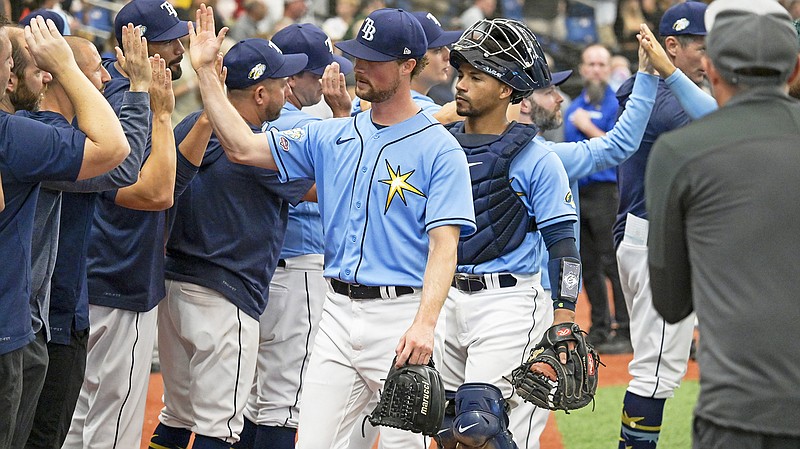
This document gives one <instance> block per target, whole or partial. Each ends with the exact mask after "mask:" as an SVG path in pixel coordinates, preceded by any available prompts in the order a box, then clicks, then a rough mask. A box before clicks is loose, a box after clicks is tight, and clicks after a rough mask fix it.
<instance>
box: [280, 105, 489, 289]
mask: <svg viewBox="0 0 800 449" xmlns="http://www.w3.org/2000/svg"><path fill="white" fill-rule="evenodd" d="M267 137H268V140H269V146H270V150H271V151H272V155H273V157H274V159H275V161H276V164H277V166H278V171H279V173H280V176H281V179H282V180H288V179H293V178H313V179H316V181H317V196H318V198H319V207H320V212H321V215H322V223H323V228H324V231H325V277H329V278H337V279H341V280H342V281H345V282H351V283H360V284H364V285H404V286H410V287H417V288H419V287H422V277H423V274H424V271H425V266H426V263H427V254H428V235H427V233H428V231H430V230H431V229H433V228H435V227H438V226H445V225H455V226H459V227H460V228H461V235H469V234H471V233H473V232H475V216H474V211H473V206H472V191H471V188H470V178H469V169H468V168H467V158H466V155H465V154H464V151H463V150H462V149H461V147H460V146H459V145H458V142H456V140H455V138H453V136H452V135H450V133H449V132H447V131H446V130H445V129H444V127H443V126H442V125H441V124H440V123H439V122H437V121H436V120H435V119H434V118H433V117H431V116H430V115H429V114H427V113H424V112H420V113H418V114H416V115H414V116H413V117H411V118H409V119H407V120H405V121H403V122H401V123H398V124H395V125H392V126H389V127H381V128H380V129H378V128H377V127H376V126H375V124H374V123H373V122H372V113H371V112H370V113H365V114H358V115H357V116H356V117H353V118H341V119H330V120H325V121H323V122H316V123H310V124H308V125H306V126H305V127H303V128H296V129H292V130H288V131H282V132H277V131H270V133H269V134H268V135H267Z"/></svg>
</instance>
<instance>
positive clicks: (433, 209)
mask: <svg viewBox="0 0 800 449" xmlns="http://www.w3.org/2000/svg"><path fill="white" fill-rule="evenodd" d="M445 225H458V226H460V227H461V236H468V235H471V234H472V233H474V232H475V230H476V229H477V227H476V225H475V208H474V206H473V205H472V183H471V182H470V177H469V167H468V166H467V156H466V155H465V154H464V151H463V150H461V148H455V149H452V150H448V151H444V152H442V153H441V154H439V155H438V156H437V157H436V160H435V161H434V165H433V169H432V171H431V179H430V185H429V188H428V201H427V206H426V209H425V231H426V232H429V231H430V230H431V229H433V228H435V227H437V226H445Z"/></svg>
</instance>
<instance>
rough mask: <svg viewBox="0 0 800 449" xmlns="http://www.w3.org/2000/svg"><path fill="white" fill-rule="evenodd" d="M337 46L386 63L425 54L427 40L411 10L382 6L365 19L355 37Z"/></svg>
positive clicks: (354, 54)
mask: <svg viewBox="0 0 800 449" xmlns="http://www.w3.org/2000/svg"><path fill="white" fill-rule="evenodd" d="M336 47H337V48H339V49H340V50H342V51H343V52H345V53H347V54H348V55H351V56H353V57H356V58H358V59H363V60H365V61H375V62H385V61H396V60H398V59H419V58H421V57H423V56H425V52H426V51H427V50H428V40H427V39H426V38H425V31H424V30H423V29H422V25H420V23H419V21H418V20H417V19H415V18H414V16H413V15H411V13H410V12H406V11H403V10H402V9H394V8H383V9H378V10H376V11H373V12H372V13H370V15H368V16H367V18H366V19H364V23H363V24H361V29H359V30H358V36H356V38H355V39H351V40H348V41H342V42H339V43H337V44H336Z"/></svg>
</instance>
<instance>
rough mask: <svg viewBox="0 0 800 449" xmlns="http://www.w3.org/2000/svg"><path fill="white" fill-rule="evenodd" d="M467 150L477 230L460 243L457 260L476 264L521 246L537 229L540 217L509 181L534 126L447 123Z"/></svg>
mask: <svg viewBox="0 0 800 449" xmlns="http://www.w3.org/2000/svg"><path fill="white" fill-rule="evenodd" d="M448 129H449V130H450V132H451V133H452V134H453V136H455V138H456V140H458V143H459V144H461V147H462V148H464V152H465V153H466V154H467V162H468V163H469V171H470V178H471V179H472V199H473V202H474V206H475V221H476V223H477V227H478V230H477V231H476V232H475V233H474V234H472V235H471V236H469V237H462V238H461V240H460V241H459V242H458V263H459V265H476V264H479V263H482V262H486V261H488V260H492V259H496V258H498V257H500V256H502V255H503V254H506V253H508V252H510V251H512V250H513V249H515V248H517V247H518V246H519V245H520V244H521V243H522V240H523V239H524V238H525V235H526V234H527V233H529V232H533V231H536V220H535V219H534V218H533V217H531V216H530V215H529V214H528V209H527V208H526V207H525V204H524V203H523V202H522V199H521V198H520V197H519V195H517V192H515V191H514V189H513V187H512V186H511V180H510V179H509V177H508V172H509V169H510V168H511V161H513V160H514V158H515V157H516V156H517V154H519V152H520V151H521V150H522V149H523V148H525V146H526V145H528V143H529V142H530V141H531V140H532V139H533V138H534V137H535V136H536V128H535V127H533V126H526V125H521V124H519V123H514V124H512V126H510V127H509V129H508V130H507V131H506V132H505V133H503V134H502V135H499V136H494V135H486V134H464V132H463V131H464V123H463V122H457V123H455V124H452V125H448Z"/></svg>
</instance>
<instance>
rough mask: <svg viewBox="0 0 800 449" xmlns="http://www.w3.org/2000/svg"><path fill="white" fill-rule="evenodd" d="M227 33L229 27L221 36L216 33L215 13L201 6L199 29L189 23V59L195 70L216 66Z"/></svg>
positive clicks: (198, 11) (220, 33) (223, 30)
mask: <svg viewBox="0 0 800 449" xmlns="http://www.w3.org/2000/svg"><path fill="white" fill-rule="evenodd" d="M227 32H228V28H227V27H226V28H223V29H221V30H220V32H219V35H217V34H216V33H215V32H214V11H213V9H212V8H211V7H210V6H206V5H205V4H201V5H200V8H199V9H198V10H197V29H195V27H194V24H192V22H189V58H190V59H191V61H192V67H193V68H194V69H195V70H197V69H199V68H201V67H213V66H214V64H215V62H216V60H217V55H218V54H219V50H220V48H221V47H222V41H223V40H224V39H225V34H227Z"/></svg>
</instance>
